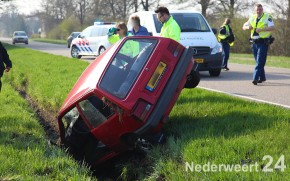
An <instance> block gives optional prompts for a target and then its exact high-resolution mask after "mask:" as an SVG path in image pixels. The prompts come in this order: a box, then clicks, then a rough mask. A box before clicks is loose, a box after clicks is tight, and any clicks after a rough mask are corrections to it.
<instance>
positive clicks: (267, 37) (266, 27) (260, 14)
mask: <svg viewBox="0 0 290 181" xmlns="http://www.w3.org/2000/svg"><path fill="white" fill-rule="evenodd" d="M255 11H256V13H255V14H254V15H253V16H251V17H250V18H249V20H248V21H247V22H246V23H245V24H244V25H243V30H251V42H252V47H251V48H252V52H253V54H254V58H255V61H256V67H255V70H254V74H253V81H252V83H253V84H254V85H257V84H258V83H262V82H264V81H266V75H265V69H264V67H265V64H266V60H267V53H268V48H269V44H271V43H273V41H274V40H273V38H272V36H271V34H272V31H274V30H275V27H274V22H273V18H272V16H271V15H270V14H268V13H264V11H263V6H262V5H261V4H256V5H255Z"/></svg>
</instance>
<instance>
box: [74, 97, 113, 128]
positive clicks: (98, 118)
mask: <svg viewBox="0 0 290 181" xmlns="http://www.w3.org/2000/svg"><path fill="white" fill-rule="evenodd" d="M79 106H80V108H81V111H82V113H83V115H84V116H85V117H86V120H87V121H88V122H89V123H90V124H91V125H92V126H93V127H94V128H95V127H97V126H98V125H100V124H102V123H103V122H105V121H107V120H108V118H109V117H111V116H112V115H113V114H114V110H113V109H112V108H111V106H110V105H108V104H105V103H104V102H103V101H102V100H100V99H99V98H97V97H96V96H91V97H89V98H87V99H86V100H83V101H81V102H80V103H79Z"/></svg>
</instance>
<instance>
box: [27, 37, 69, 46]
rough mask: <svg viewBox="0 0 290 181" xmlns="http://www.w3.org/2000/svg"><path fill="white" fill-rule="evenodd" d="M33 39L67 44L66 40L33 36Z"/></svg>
mask: <svg viewBox="0 0 290 181" xmlns="http://www.w3.org/2000/svg"><path fill="white" fill-rule="evenodd" d="M32 40H33V41H38V42H44V43H53V44H64V45H65V44H67V41H66V40H56V39H48V38H32Z"/></svg>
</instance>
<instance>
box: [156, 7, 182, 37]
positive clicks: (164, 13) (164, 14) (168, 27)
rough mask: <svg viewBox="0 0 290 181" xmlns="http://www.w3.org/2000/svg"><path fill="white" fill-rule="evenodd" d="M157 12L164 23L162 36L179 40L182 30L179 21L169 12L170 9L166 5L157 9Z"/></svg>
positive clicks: (158, 17)
mask: <svg viewBox="0 0 290 181" xmlns="http://www.w3.org/2000/svg"><path fill="white" fill-rule="evenodd" d="M155 13H157V19H158V20H159V21H160V22H161V23H162V24H163V26H162V28H161V32H160V36H161V37H165V38H171V39H173V40H175V41H177V42H179V41H180V32H181V30H180V27H179V25H178V24H177V22H176V21H175V20H174V19H173V17H172V16H171V15H170V14H169V10H168V9H167V8H166V7H162V6H160V7H158V9H157V10H155Z"/></svg>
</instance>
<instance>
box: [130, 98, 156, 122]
mask: <svg viewBox="0 0 290 181" xmlns="http://www.w3.org/2000/svg"><path fill="white" fill-rule="evenodd" d="M151 107H152V105H151V104H149V103H148V102H146V101H144V100H141V99H140V100H139V101H138V102H137V104H136V106H135V109H134V111H133V114H134V115H135V116H136V117H137V118H139V119H140V120H142V121H144V120H145V119H146V117H147V115H148V113H149V112H150V110H151Z"/></svg>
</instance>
